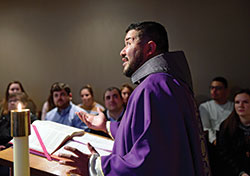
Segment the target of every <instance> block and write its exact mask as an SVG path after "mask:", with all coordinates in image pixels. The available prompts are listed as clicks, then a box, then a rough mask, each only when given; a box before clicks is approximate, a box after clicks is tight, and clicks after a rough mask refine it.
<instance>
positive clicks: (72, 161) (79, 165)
mask: <svg viewBox="0 0 250 176" xmlns="http://www.w3.org/2000/svg"><path fill="white" fill-rule="evenodd" d="M87 145H88V149H89V150H90V152H91V154H94V153H97V152H96V150H95V148H94V147H93V146H91V145H90V144H89V143H88V144H87ZM64 149H65V150H68V151H71V152H72V153H74V154H75V155H76V156H75V155H71V154H59V157H62V158H66V159H68V160H60V164H63V165H67V166H72V167H75V169H71V170H69V171H67V173H68V174H79V175H89V169H88V163H89V158H90V156H91V155H87V154H84V153H82V152H80V151H79V150H78V149H76V148H73V147H69V146H66V147H64Z"/></svg>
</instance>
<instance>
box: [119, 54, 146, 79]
mask: <svg viewBox="0 0 250 176" xmlns="http://www.w3.org/2000/svg"><path fill="white" fill-rule="evenodd" d="M142 60H143V55H142V54H140V56H139V57H137V58H136V59H135V60H134V62H131V63H128V65H126V66H127V67H126V66H125V67H124V69H123V74H124V75H125V76H127V77H131V76H132V75H133V73H134V72H135V71H136V70H137V69H138V68H139V67H140V66H141V65H142V64H143V63H142Z"/></svg>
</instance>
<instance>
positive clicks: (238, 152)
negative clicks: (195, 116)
mask: <svg viewBox="0 0 250 176" xmlns="http://www.w3.org/2000/svg"><path fill="white" fill-rule="evenodd" d="M217 146H218V151H219V155H220V160H221V162H220V163H221V166H220V168H221V170H222V173H221V175H226V176H249V175H250V89H243V90H241V91H239V92H238V93H236V95H235V98H234V111H233V113H232V114H231V115H230V116H229V117H228V118H227V119H226V120H225V121H224V122H223V123H222V124H221V125H220V131H219V134H218V137H217Z"/></svg>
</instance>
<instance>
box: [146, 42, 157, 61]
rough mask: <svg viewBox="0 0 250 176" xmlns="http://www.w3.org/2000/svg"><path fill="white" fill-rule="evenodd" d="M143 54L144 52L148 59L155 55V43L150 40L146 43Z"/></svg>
mask: <svg viewBox="0 0 250 176" xmlns="http://www.w3.org/2000/svg"><path fill="white" fill-rule="evenodd" d="M145 52H146V57H147V58H148V57H150V56H152V55H155V52H156V43H155V42H154V41H152V40H150V41H148V42H147V43H146V47H145Z"/></svg>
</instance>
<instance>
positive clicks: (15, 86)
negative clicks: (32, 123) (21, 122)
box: [1, 81, 36, 114]
mask: <svg viewBox="0 0 250 176" xmlns="http://www.w3.org/2000/svg"><path fill="white" fill-rule="evenodd" d="M14 92H23V93H25V94H26V95H27V93H26V92H25V90H24V88H23V85H22V84H21V82H19V81H11V82H10V83H9V84H8V86H7V89H6V91H5V97H4V99H3V100H2V103H1V114H6V113H7V112H8V97H9V95H10V94H12V93H14ZM27 97H28V95H27ZM26 108H27V109H30V111H31V112H32V114H36V105H35V103H34V102H33V101H32V100H31V99H30V98H29V97H28V102H27V107H26Z"/></svg>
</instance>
